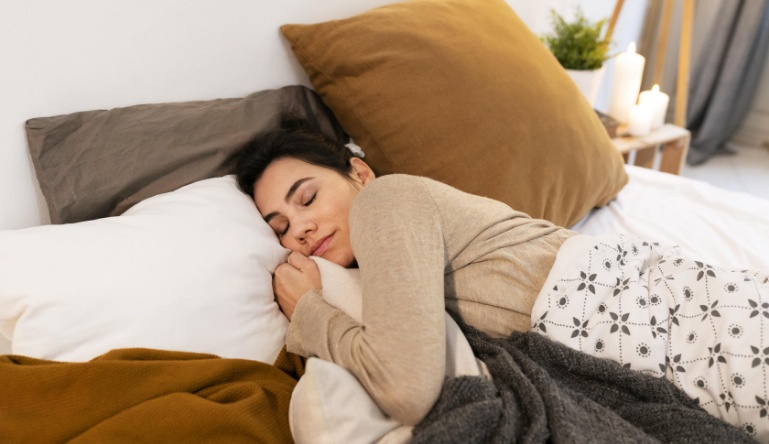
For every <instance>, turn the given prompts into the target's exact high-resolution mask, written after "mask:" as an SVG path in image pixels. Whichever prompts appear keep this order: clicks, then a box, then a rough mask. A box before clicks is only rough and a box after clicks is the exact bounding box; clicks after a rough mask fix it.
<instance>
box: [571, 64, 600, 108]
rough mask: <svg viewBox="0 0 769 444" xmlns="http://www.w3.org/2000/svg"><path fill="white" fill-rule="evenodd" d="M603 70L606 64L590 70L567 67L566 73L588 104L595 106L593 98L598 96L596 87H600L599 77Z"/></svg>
mask: <svg viewBox="0 0 769 444" xmlns="http://www.w3.org/2000/svg"><path fill="white" fill-rule="evenodd" d="M605 70H606V65H604V66H602V67H601V68H599V69H594V70H590V71H588V70H575V69H567V70H566V73H567V74H569V77H571V80H573V81H574V83H576V84H577V88H579V90H580V91H581V92H582V95H583V96H585V98H586V99H587V101H588V103H590V106H595V99H596V97H598V89H599V88H600V87H601V79H602V78H603V73H604V71H605Z"/></svg>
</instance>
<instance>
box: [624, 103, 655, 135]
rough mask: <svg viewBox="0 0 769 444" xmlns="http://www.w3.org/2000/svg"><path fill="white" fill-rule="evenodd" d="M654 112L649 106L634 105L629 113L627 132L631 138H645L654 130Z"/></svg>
mask: <svg viewBox="0 0 769 444" xmlns="http://www.w3.org/2000/svg"><path fill="white" fill-rule="evenodd" d="M653 115H654V112H653V110H652V108H651V107H650V106H649V105H648V104H647V105H640V104H639V105H633V106H631V107H630V111H629V112H628V121H627V132H628V133H630V135H631V136H636V137H639V136H645V135H647V134H649V131H651V129H652V117H653Z"/></svg>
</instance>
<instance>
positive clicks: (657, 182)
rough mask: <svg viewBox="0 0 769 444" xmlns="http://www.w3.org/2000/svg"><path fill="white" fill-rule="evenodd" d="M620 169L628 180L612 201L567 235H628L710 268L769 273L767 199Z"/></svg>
mask: <svg viewBox="0 0 769 444" xmlns="http://www.w3.org/2000/svg"><path fill="white" fill-rule="evenodd" d="M626 170H627V172H628V175H629V176H630V180H629V182H628V184H627V185H626V186H625V187H624V188H623V189H622V191H620V193H619V195H618V196H617V198H616V199H614V200H613V201H611V202H610V203H609V204H608V205H607V206H606V207H603V208H599V209H595V210H593V211H592V212H591V213H589V214H588V215H587V216H586V217H585V218H583V219H582V220H581V221H580V222H578V223H577V224H576V225H574V226H573V227H572V229H573V230H575V231H578V232H580V233H584V234H605V233H628V234H634V235H636V236H638V237H641V238H643V239H646V240H651V241H657V242H660V243H664V244H677V245H680V246H681V248H682V250H683V253H684V254H685V255H687V256H689V257H690V258H692V259H696V260H701V261H703V262H706V263H709V264H711V265H715V266H722V267H728V268H739V269H743V268H750V269H759V270H769V200H765V199H761V198H758V197H755V196H751V195H748V194H743V193H736V192H732V191H727V190H723V189H720V188H716V187H714V186H712V185H709V184H707V183H705V182H701V181H697V180H692V179H687V178H685V177H680V176H674V175H671V174H667V173H661V172H659V171H654V170H650V169H646V168H640V167H635V166H631V165H628V166H626ZM767 198H769V190H767Z"/></svg>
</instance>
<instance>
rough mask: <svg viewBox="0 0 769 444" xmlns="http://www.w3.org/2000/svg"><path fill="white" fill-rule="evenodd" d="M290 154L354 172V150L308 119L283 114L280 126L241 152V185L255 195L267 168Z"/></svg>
mask: <svg viewBox="0 0 769 444" xmlns="http://www.w3.org/2000/svg"><path fill="white" fill-rule="evenodd" d="M287 157H290V158H294V159H298V160H301V161H304V162H307V163H310V164H313V165H317V166H320V167H324V168H328V169H330V170H333V171H336V172H337V173H339V174H340V175H342V176H344V177H349V174H350V172H351V171H352V165H351V164H350V159H351V158H352V157H353V153H352V151H350V150H349V149H348V148H347V147H346V146H344V145H342V144H341V143H339V142H337V141H335V140H334V139H332V138H330V137H328V136H326V135H325V134H323V133H322V132H320V131H318V130H315V129H313V128H312V125H311V124H310V123H309V122H308V121H306V120H303V119H298V118H295V117H283V118H282V119H281V124H280V129H277V130H272V131H268V132H266V133H262V134H259V135H258V136H256V137H255V138H253V139H252V140H251V141H249V142H248V143H246V145H245V146H244V147H243V149H242V150H241V151H240V153H239V154H238V158H237V164H236V166H235V174H236V176H237V180H238V186H239V187H240V189H241V190H243V192H244V193H246V194H248V195H249V196H251V197H252V198H253V197H254V185H255V184H256V181H257V180H259V178H260V177H262V174H264V171H265V170H266V169H267V167H268V166H270V164H272V162H274V161H276V160H278V159H283V158H287Z"/></svg>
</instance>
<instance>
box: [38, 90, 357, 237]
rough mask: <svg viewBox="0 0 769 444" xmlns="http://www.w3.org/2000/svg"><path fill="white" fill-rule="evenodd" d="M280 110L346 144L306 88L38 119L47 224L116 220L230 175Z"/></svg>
mask: <svg viewBox="0 0 769 444" xmlns="http://www.w3.org/2000/svg"><path fill="white" fill-rule="evenodd" d="M284 113H288V114H292V115H294V116H297V117H306V118H307V119H308V120H310V122H315V123H316V125H317V127H318V128H319V129H320V130H322V131H323V132H324V133H326V134H327V135H329V136H331V137H333V138H334V139H336V140H339V141H343V140H344V134H343V132H342V130H341V128H340V127H339V125H338V123H337V122H336V119H335V118H334V116H333V114H332V113H331V111H329V109H328V108H326V106H325V105H324V104H323V103H322V102H321V101H320V98H319V97H318V96H317V95H316V94H315V92H314V91H312V90H310V89H308V88H306V87H304V86H287V87H284V88H281V89H277V90H268V91H261V92H257V93H254V94H251V95H249V96H247V97H244V98H239V99H218V100H209V101H196V102H179V103H161V104H149V105H136V106H129V107H125V108H115V109H111V110H98V111H85V112H78V113H72V114H66V115H60V116H53V117H38V118H34V119H30V120H28V121H27V123H26V132H27V142H28V145H29V151H30V154H31V155H32V161H33V164H34V166H35V171H36V173H37V178H38V181H39V182H40V188H41V189H42V192H43V195H44V196H45V198H46V201H47V203H48V211H49V213H50V215H51V222H52V223H69V222H79V221H84V220H91V219H98V218H101V217H106V216H116V215H119V214H122V213H123V212H124V211H126V210H127V209H129V208H130V207H131V206H133V205H134V204H136V203H137V202H139V201H141V200H143V199H146V198H148V197H152V196H154V195H156V194H160V193H164V192H167V191H173V190H175V189H177V188H180V187H182V186H184V185H187V184H190V183H192V182H196V181H198V180H202V179H207V178H211V177H218V176H224V175H226V174H231V173H232V172H233V169H234V154H235V153H236V152H237V151H238V150H239V149H240V148H241V147H242V146H243V145H244V144H245V143H246V142H247V141H248V140H250V139H251V138H253V137H254V136H255V135H257V134H259V133H261V132H263V131H267V130H270V129H275V128H277V127H278V126H279V123H280V116H281V115H282V114H284Z"/></svg>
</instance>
